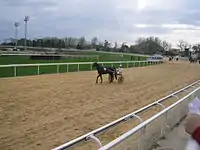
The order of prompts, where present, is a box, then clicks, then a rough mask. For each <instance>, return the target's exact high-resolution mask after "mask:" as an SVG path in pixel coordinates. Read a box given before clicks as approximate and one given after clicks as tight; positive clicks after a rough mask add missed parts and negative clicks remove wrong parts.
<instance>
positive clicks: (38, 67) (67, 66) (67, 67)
mask: <svg viewBox="0 0 200 150" xmlns="http://www.w3.org/2000/svg"><path fill="white" fill-rule="evenodd" d="M93 63H94V62H75V63H41V64H11V65H0V69H1V68H13V76H14V77H16V76H18V74H17V69H18V68H20V67H36V69H35V70H36V74H37V75H40V74H41V71H40V70H41V67H43V66H56V69H55V72H54V73H60V67H61V66H65V72H70V67H71V66H73V67H74V65H75V66H76V67H75V68H76V71H81V69H80V68H81V66H82V65H86V68H87V69H86V70H93V68H92V64H93ZM98 63H99V64H102V65H105V64H110V65H111V66H114V65H115V64H122V65H123V67H126V68H129V67H131V66H135V65H136V64H137V65H138V66H141V65H142V64H143V65H144V66H147V65H153V64H159V63H163V61H160V60H152V61H114V62H98Z"/></svg>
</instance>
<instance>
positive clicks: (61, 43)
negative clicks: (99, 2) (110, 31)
mask: <svg viewBox="0 0 200 150" xmlns="http://www.w3.org/2000/svg"><path fill="white" fill-rule="evenodd" d="M24 41H25V39H24V38H22V39H19V40H18V41H17V45H18V46H24ZM15 43H16V41H15V39H9V40H7V41H4V42H3V43H2V45H12V46H15ZM27 46H30V47H45V48H58V49H61V48H75V49H81V50H84V49H96V50H97V51H113V52H129V53H138V54H166V55H177V54H178V53H181V54H182V55H184V56H188V55H189V50H190V49H193V50H194V51H195V52H200V44H195V45H191V44H189V43H187V42H185V41H183V40H180V41H178V44H177V47H178V48H179V49H172V46H171V44H170V43H169V42H167V41H163V40H161V39H159V38H158V37H147V38H138V39H137V40H136V42H135V44H134V45H130V46H129V45H127V44H126V43H125V42H124V43H122V44H121V45H120V46H119V45H118V43H117V42H115V43H111V42H109V41H108V40H105V41H103V42H102V41H99V40H98V38H97V37H94V38H92V40H91V41H87V40H86V39H85V37H80V38H73V37H66V38H57V37H46V38H39V39H33V40H30V39H29V40H27Z"/></svg>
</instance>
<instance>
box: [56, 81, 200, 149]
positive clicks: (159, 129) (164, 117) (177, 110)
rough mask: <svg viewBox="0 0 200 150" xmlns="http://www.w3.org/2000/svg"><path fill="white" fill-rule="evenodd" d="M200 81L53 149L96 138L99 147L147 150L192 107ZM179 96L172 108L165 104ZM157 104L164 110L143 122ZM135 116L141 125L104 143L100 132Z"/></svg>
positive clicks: (65, 147) (197, 93)
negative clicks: (143, 113) (146, 113)
mask: <svg viewBox="0 0 200 150" xmlns="http://www.w3.org/2000/svg"><path fill="white" fill-rule="evenodd" d="M199 84H200V80H199V81H196V82H194V83H192V84H190V85H188V86H186V87H184V88H182V89H180V90H178V91H176V92H174V93H172V94H169V95H167V96H166V97H164V98H161V99H159V100H157V101H155V102H153V103H151V104H149V105H147V106H145V107H143V108H141V109H139V110H137V111H135V112H132V113H130V114H128V115H126V116H123V117H122V118H120V119H118V120H115V121H113V122H111V123H109V124H107V125H105V126H102V127H101V128H98V129H96V130H94V131H92V132H90V133H87V134H85V135H83V136H81V137H78V138H76V139H74V140H72V141H69V142H67V143H65V144H63V145H61V146H58V147H56V148H54V149H53V150H66V149H68V148H71V147H72V146H75V145H76V144H78V143H80V142H83V141H87V140H94V141H95V142H96V144H97V145H98V146H99V150H129V149H134V150H147V149H150V148H151V147H152V145H153V144H155V143H156V142H157V140H158V139H159V138H160V137H162V136H163V135H164V134H165V132H166V131H167V130H169V129H171V128H172V127H174V125H176V124H177V123H179V122H180V120H181V119H182V118H183V117H184V116H185V115H186V113H187V111H188V109H187V106H188V103H189V102H190V101H191V100H192V99H194V98H195V97H196V96H198V95H200V87H199ZM190 88H192V89H193V88H194V90H193V91H192V92H190V93H189V94H188V95H187V96H185V97H183V98H181V99H180V98H179V97H178V96H177V95H178V94H180V93H182V92H188V90H189V89H190ZM172 97H174V98H176V99H177V102H175V103H174V104H172V105H171V106H169V107H167V108H166V107H165V106H164V105H163V104H162V102H164V101H166V100H168V99H169V98H172ZM153 106H159V107H161V108H162V109H163V110H162V111H160V112H159V113H157V114H156V115H154V116H153V117H151V118H149V119H148V120H146V121H143V120H142V118H140V116H139V115H138V114H139V113H141V112H144V111H146V110H148V109H150V108H152V107H153ZM132 118H137V119H138V120H139V121H140V122H141V124H139V125H138V126H136V127H135V128H133V129H131V130H130V131H128V132H127V133H125V134H123V135H122V136H120V137H118V138H117V139H115V140H113V141H112V142H110V143H108V144H107V145H105V146H103V144H102V143H101V141H100V140H99V139H98V138H97V136H98V134H101V133H103V132H105V131H106V130H108V129H110V128H112V127H114V126H116V125H118V124H120V123H121V122H125V121H128V120H130V119H132ZM136 133H137V134H139V136H137V137H136V136H135V134H136Z"/></svg>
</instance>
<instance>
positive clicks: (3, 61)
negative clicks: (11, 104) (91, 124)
mask: <svg viewBox="0 0 200 150" xmlns="http://www.w3.org/2000/svg"><path fill="white" fill-rule="evenodd" d="M82 54H85V55H98V56H99V60H96V59H95V58H70V57H68V58H63V59H61V60H31V59H29V56H0V65H8V64H36V63H65V62H94V61H102V62H103V61H130V60H131V55H126V54H123V55H121V54H109V53H97V52H80V55H82ZM132 60H133V61H134V60H135V61H138V60H140V61H142V60H146V57H145V56H144V57H141V56H134V55H133V56H132ZM104 65H105V66H106V65H107V66H110V65H111V64H104ZM122 65H123V67H127V64H122ZM144 65H145V64H142V63H141V64H140V65H139V64H137V63H134V64H133V63H132V64H129V65H128V67H137V66H144ZM146 65H147V64H146ZM114 66H115V67H118V66H119V63H117V64H114ZM78 68H79V70H80V71H86V70H92V68H91V65H89V64H84V65H79V66H78V65H61V66H59V67H58V66H56V65H54V66H40V68H39V72H38V67H37V66H33V67H17V68H16V75H17V76H26V75H37V74H38V73H39V74H51V73H56V72H59V73H64V72H67V71H68V72H73V71H77V70H78ZM14 74H15V71H14V68H13V67H8V68H1V67H0V77H12V76H13V75H14Z"/></svg>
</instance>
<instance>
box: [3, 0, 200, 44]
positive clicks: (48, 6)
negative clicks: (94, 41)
mask: <svg viewBox="0 0 200 150" xmlns="http://www.w3.org/2000/svg"><path fill="white" fill-rule="evenodd" d="M199 8H200V0H98V1H97V0H0V11H1V12H0V24H1V26H0V40H3V39H5V38H10V37H14V31H15V29H14V22H15V21H17V22H20V29H19V36H20V37H23V36H24V22H23V19H24V16H25V15H29V16H30V21H29V22H28V38H38V37H47V36H57V37H66V36H73V37H80V36H85V37H86V38H87V39H91V38H92V37H94V36H97V37H98V38H99V39H101V40H104V39H107V40H109V41H111V42H114V41H117V42H124V41H125V42H128V43H129V44H131V43H134V41H135V40H136V39H137V38H138V37H148V36H157V37H160V38H161V39H163V40H167V41H169V42H172V44H173V45H174V46H175V45H176V43H177V41H178V40H179V39H183V40H186V41H188V42H191V43H196V42H198V40H199V39H200V20H199V18H200V10H199Z"/></svg>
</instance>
